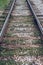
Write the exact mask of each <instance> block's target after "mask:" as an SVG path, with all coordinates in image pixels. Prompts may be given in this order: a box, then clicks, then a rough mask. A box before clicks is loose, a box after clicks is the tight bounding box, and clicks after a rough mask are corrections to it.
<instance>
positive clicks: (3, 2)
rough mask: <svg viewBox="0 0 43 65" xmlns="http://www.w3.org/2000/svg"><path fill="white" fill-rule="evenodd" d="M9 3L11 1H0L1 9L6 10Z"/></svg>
mask: <svg viewBox="0 0 43 65" xmlns="http://www.w3.org/2000/svg"><path fill="white" fill-rule="evenodd" d="M9 2H10V0H0V9H4V8H5V7H6V6H7V5H8V3H9Z"/></svg>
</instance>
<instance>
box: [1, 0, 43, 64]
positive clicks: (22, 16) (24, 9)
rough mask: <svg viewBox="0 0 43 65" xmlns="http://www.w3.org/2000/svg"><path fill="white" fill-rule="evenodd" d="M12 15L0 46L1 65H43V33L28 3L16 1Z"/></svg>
mask: <svg viewBox="0 0 43 65" xmlns="http://www.w3.org/2000/svg"><path fill="white" fill-rule="evenodd" d="M10 15H11V16H10V18H9V21H8V26H7V28H6V29H7V30H6V31H5V32H4V36H3V41H2V44H0V45H1V47H0V48H1V49H0V51H1V54H0V55H1V57H0V63H3V64H4V62H5V64H4V65H6V64H7V63H8V64H9V65H12V64H13V65H14V64H15V65H26V64H27V65H30V64H34V65H35V64H37V65H40V64H41V65H43V50H42V49H43V46H42V43H43V42H42V39H41V32H40V30H39V28H38V26H37V23H36V22H35V18H34V16H33V14H32V12H31V10H30V7H29V6H28V4H27V1H26V0H16V2H15V5H14V7H13V10H12V12H11V14H10ZM10 63H11V64H10Z"/></svg>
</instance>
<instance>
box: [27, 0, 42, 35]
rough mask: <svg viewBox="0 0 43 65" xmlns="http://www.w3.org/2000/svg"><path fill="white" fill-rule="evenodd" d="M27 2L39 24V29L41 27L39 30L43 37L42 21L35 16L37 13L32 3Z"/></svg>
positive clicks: (28, 0)
mask: <svg viewBox="0 0 43 65" xmlns="http://www.w3.org/2000/svg"><path fill="white" fill-rule="evenodd" d="M26 1H27V4H28V6H29V7H30V9H31V12H32V14H33V16H34V18H35V20H36V22H37V24H38V27H39V29H40V31H41V34H42V35H43V28H42V25H41V23H40V20H39V19H38V17H37V15H36V14H35V11H34V9H33V7H32V5H31V2H30V0H26Z"/></svg>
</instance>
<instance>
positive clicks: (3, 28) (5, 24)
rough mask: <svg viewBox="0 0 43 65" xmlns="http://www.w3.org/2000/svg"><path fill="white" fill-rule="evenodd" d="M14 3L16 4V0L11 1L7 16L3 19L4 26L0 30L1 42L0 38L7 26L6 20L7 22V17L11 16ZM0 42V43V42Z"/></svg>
mask: <svg viewBox="0 0 43 65" xmlns="http://www.w3.org/2000/svg"><path fill="white" fill-rule="evenodd" d="M15 2H16V0H14V1H13V3H12V5H11V8H10V10H9V12H8V15H7V17H6V19H5V23H4V25H3V27H2V30H1V32H0V39H1V40H2V37H3V35H4V33H5V29H6V27H7V25H8V20H9V17H10V15H11V12H12V10H13V7H14V5H15ZM1 40H0V41H1Z"/></svg>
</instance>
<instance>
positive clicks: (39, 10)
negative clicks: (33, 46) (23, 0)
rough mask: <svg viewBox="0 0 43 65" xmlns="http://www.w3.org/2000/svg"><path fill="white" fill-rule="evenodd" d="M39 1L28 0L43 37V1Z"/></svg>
mask: <svg viewBox="0 0 43 65" xmlns="http://www.w3.org/2000/svg"><path fill="white" fill-rule="evenodd" d="M38 1H39V2H38ZM38 1H34V0H27V3H28V5H29V6H30V9H31V11H32V14H33V15H34V17H35V19H36V21H37V24H38V26H39V29H40V31H41V33H42V35H43V3H42V2H43V1H40V0H38Z"/></svg>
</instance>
